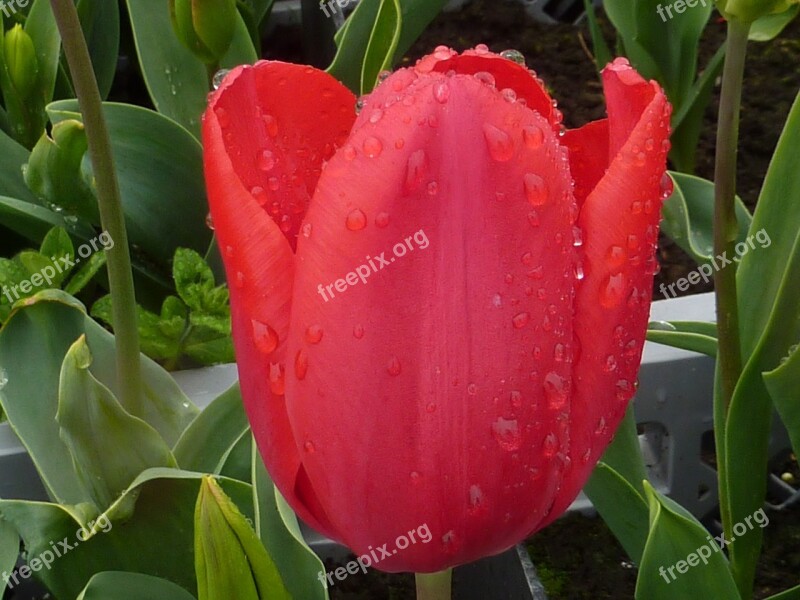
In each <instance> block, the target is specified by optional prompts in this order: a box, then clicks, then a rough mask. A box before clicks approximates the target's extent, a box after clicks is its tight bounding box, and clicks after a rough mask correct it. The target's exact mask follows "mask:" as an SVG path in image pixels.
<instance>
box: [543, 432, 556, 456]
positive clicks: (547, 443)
mask: <svg viewBox="0 0 800 600" xmlns="http://www.w3.org/2000/svg"><path fill="white" fill-rule="evenodd" d="M557 451H558V439H557V438H556V434H555V433H552V432H550V433H548V434H547V435H546V436H544V441H542V454H543V455H544V456H545V457H546V458H552V457H553V456H555V454H556V452H557Z"/></svg>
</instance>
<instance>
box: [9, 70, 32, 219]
mask: <svg viewBox="0 0 800 600" xmlns="http://www.w3.org/2000/svg"><path fill="white" fill-rule="evenodd" d="M0 70H2V69H0ZM0 155H1V156H2V157H3V160H0V196H8V197H11V198H19V199H20V200H25V201H26V202H33V203H38V200H37V198H36V196H34V195H33V194H32V193H31V191H30V190H29V189H28V186H27V185H25V179H24V178H23V177H22V168H23V166H24V165H25V164H27V162H28V157H29V156H30V152H28V150H26V149H25V148H24V147H22V146H20V145H19V144H18V143H17V142H16V141H14V140H13V139H12V138H11V137H9V136H8V134H6V133H5V132H4V131H0ZM0 223H5V222H4V220H3V216H2V214H0Z"/></svg>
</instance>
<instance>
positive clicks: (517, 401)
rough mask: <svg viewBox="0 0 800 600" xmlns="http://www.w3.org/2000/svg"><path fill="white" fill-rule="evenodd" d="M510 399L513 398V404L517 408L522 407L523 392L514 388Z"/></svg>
mask: <svg viewBox="0 0 800 600" xmlns="http://www.w3.org/2000/svg"><path fill="white" fill-rule="evenodd" d="M509 399H510V400H511V406H513V407H514V408H517V409H519V408H522V392H520V391H518V390H512V391H511V394H510V395H509Z"/></svg>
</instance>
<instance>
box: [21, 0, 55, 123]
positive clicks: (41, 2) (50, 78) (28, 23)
mask: <svg viewBox="0 0 800 600" xmlns="http://www.w3.org/2000/svg"><path fill="white" fill-rule="evenodd" d="M25 31H26V32H27V33H28V35H29V36H31V39H32V40H33V44H34V46H35V47H36V58H37V61H38V63H39V76H38V88H39V92H40V98H39V102H38V105H39V106H38V107H39V108H43V107H44V105H45V104H47V103H48V102H50V100H52V99H53V89H54V88H55V85H56V73H57V72H58V60H59V58H60V55H61V36H60V35H59V33H58V27H57V26H56V20H55V18H54V17H53V10H52V8H51V7H50V2H49V0H34V1H33V3H32V5H31V11H30V13H29V14H28V18H27V19H26V20H25Z"/></svg>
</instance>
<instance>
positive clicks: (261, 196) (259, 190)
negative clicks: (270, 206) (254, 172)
mask: <svg viewBox="0 0 800 600" xmlns="http://www.w3.org/2000/svg"><path fill="white" fill-rule="evenodd" d="M250 194H251V195H252V196H253V198H255V200H256V202H258V204H259V206H265V205H266V204H267V202H268V201H269V196H268V195H267V190H265V189H264V188H263V187H261V186H260V185H256V186H254V187H253V188H251V189H250Z"/></svg>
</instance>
